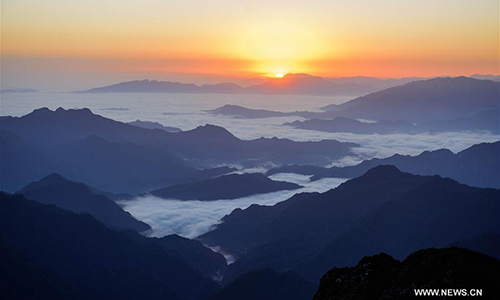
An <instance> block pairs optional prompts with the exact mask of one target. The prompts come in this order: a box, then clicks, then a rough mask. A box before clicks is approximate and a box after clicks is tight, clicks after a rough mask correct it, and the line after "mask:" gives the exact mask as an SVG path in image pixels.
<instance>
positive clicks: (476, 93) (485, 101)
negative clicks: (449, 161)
mask: <svg viewBox="0 0 500 300" xmlns="http://www.w3.org/2000/svg"><path fill="white" fill-rule="evenodd" d="M499 98H500V83H498V82H493V81H489V80H478V79H473V78H468V77H455V78H434V79H429V80H422V81H415V82H410V83H407V84H404V85H401V86H397V87H392V88H389V89H386V90H382V91H378V92H374V93H371V94H368V95H366V96H363V97H359V98H356V99H353V100H351V101H348V102H345V103H342V104H340V105H336V106H335V107H334V108H333V112H334V115H336V116H342V117H348V118H354V119H368V120H374V121H379V120H384V119H385V120H393V119H394V118H397V119H401V120H405V121H409V122H413V123H422V122H426V121H436V120H445V119H454V118H464V117H471V116H473V115H474V114H477V113H479V112H481V111H485V110H489V109H498V107H499V103H498V99H499ZM326 108H328V107H326Z"/></svg>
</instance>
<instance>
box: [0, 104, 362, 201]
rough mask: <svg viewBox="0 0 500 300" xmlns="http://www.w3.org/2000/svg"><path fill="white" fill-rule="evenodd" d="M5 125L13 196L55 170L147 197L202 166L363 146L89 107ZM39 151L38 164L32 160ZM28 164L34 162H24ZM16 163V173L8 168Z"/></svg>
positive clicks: (285, 159)
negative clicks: (146, 123) (137, 118)
mask: <svg viewBox="0 0 500 300" xmlns="http://www.w3.org/2000/svg"><path fill="white" fill-rule="evenodd" d="M0 126H1V128H2V136H1V138H2V139H4V138H5V139H11V140H16V141H17V142H16V143H2V144H1V145H0V147H2V151H1V153H0V155H2V161H8V162H9V161H17V162H19V165H17V166H16V165H14V164H10V163H8V164H7V165H6V166H4V164H1V165H0V171H1V173H2V176H5V178H7V179H6V180H5V183H4V180H2V182H1V184H0V186H1V187H2V189H4V190H7V191H16V190H18V189H20V188H21V187H22V186H24V185H26V184H28V183H29V182H32V181H34V180H38V179H39V178H41V177H43V176H46V175H49V174H51V173H54V172H57V173H59V174H61V175H63V176H64V177H66V178H69V179H71V180H77V181H81V182H84V183H86V184H88V185H90V186H93V187H95V188H97V189H99V190H104V191H108V192H114V193H142V192H146V191H150V190H153V189H158V188H162V187H166V186H168V185H173V184H178V183H185V182H190V181H196V180H202V179H208V178H209V177H203V176H206V172H200V171H199V170H197V169H196V168H200V169H201V168H210V167H211V166H213V165H226V164H231V163H238V164H240V165H243V166H255V165H259V164H262V163H267V162H272V163H276V164H286V163H289V162H291V161H294V162H296V163H300V164H320V165H324V164H328V163H330V162H331V161H332V160H335V159H338V158H340V157H343V156H346V155H352V154H353V153H352V151H351V148H353V147H357V146H358V145H357V144H355V143H341V142H338V141H335V140H324V141H319V142H295V141H291V140H287V139H278V138H272V139H267V138H261V139H257V140H249V141H248V140H240V139H238V138H237V137H235V136H234V135H232V134H231V133H230V132H228V131H227V130H226V129H224V128H221V127H218V126H213V125H205V126H200V127H198V128H196V129H193V130H188V131H183V132H179V133H170V132H166V131H164V130H152V129H144V128H140V127H137V126H132V125H129V124H125V123H121V122H117V121H114V120H111V119H107V118H104V117H101V116H99V115H95V114H93V113H92V112H91V111H90V110H88V109H81V110H64V109H62V108H59V109H57V110H56V111H51V110H49V109H46V108H45V109H38V110H35V111H34V112H32V113H30V114H28V115H26V116H23V117H20V118H17V117H0ZM4 132H5V133H6V134H5V135H4V134H3V133H4ZM15 147H22V148H23V151H18V150H17V148H15ZM14 148H15V149H14ZM35 152H36V155H38V156H39V157H40V159H36V160H34V159H33V160H32V159H31V158H30V157H31V154H35ZM28 160H29V161H32V162H33V163H34V165H33V166H30V165H28V164H25V161H28ZM188 162H189V163H188ZM55 164H57V166H53V165H55ZM10 165H12V168H10V169H9V168H7V167H8V166H10ZM56 167H57V168H56ZM32 169H33V170H32ZM66 169H68V170H66ZM36 170H39V171H37V172H35V171H36ZM33 173H36V174H33ZM35 175H36V176H35ZM11 177H13V178H14V177H15V178H17V179H10V178H11Z"/></svg>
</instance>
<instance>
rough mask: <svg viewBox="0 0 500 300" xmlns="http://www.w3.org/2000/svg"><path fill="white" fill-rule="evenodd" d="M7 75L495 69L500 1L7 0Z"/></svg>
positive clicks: (93, 77)
mask: <svg viewBox="0 0 500 300" xmlns="http://www.w3.org/2000/svg"><path fill="white" fill-rule="evenodd" d="M1 31H2V36H1V47H2V53H1V55H2V86H6V85H20V84H23V83H25V82H28V83H30V84H31V85H37V86H49V87H53V88H56V83H57V82H59V83H62V84H63V85H66V86H68V87H69V86H71V87H72V86H78V85H80V86H87V85H93V84H95V83H98V82H102V83H112V82H115V81H118V80H122V79H131V80H132V79H140V78H144V77H147V78H156V79H166V80H182V81H194V82H210V81H218V80H231V79H235V80H237V79H242V78H248V77H255V76H262V75H264V76H274V74H276V73H287V72H291V73H299V72H304V73H311V74H314V75H320V76H332V77H333V76H336V77H337V76H357V75H365V76H378V77H405V76H438V75H470V74H475V73H481V74H498V73H499V4H498V0H481V1H472V0H419V1H410V0H406V1H401V0H385V1H375V0H364V1H355V0H350V1H347V0H336V1H333V0H311V1H293V0H288V1H284V0H283V1H281V0H278V1H263V0H253V1H246V0H241V1H235V0H233V1H230V0H212V1H205V0H184V1H162V0H142V1H136V0H121V1H116V0H115V1H112V0H99V1H98V0H86V1H63V0H44V1H37V0H2V28H1Z"/></svg>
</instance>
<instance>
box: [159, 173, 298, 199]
mask: <svg viewBox="0 0 500 300" xmlns="http://www.w3.org/2000/svg"><path fill="white" fill-rule="evenodd" d="M299 188H301V186H300V185H298V184H295V183H290V182H284V181H274V180H271V179H269V178H268V177H266V176H265V175H262V174H259V173H253V174H250V173H247V174H230V175H224V176H221V177H217V178H215V179H208V180H203V181H197V182H192V183H186V184H180V185H173V186H169V187H167V188H163V189H159V190H155V191H152V192H151V194H153V195H155V196H158V197H161V198H166V199H180V200H204V201H206V200H219V199H236V198H241V197H246V196H251V195H255V194H264V193H271V192H277V191H283V190H295V189H299Z"/></svg>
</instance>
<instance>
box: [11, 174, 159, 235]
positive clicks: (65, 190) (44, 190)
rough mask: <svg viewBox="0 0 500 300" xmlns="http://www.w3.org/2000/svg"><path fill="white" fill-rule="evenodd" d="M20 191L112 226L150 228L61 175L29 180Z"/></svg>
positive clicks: (41, 201) (33, 198) (107, 199)
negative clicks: (35, 180)
mask: <svg viewBox="0 0 500 300" xmlns="http://www.w3.org/2000/svg"><path fill="white" fill-rule="evenodd" d="M18 193H19V194H22V195H24V196H25V197H26V198H28V199H31V200H35V201H37V202H40V203H44V204H52V205H55V206H58V207H61V208H64V209H67V210H70V211H73V212H75V213H88V214H91V215H92V216H94V217H95V218H96V219H97V220H99V221H101V222H102V223H103V224H104V225H106V226H108V227H110V228H116V229H122V230H125V229H128V230H134V231H145V230H148V229H151V227H150V226H149V225H148V224H146V223H144V222H141V221H138V220H136V219H135V218H134V217H132V215H130V214H129V213H128V212H126V211H124V210H123V209H122V208H121V207H120V206H118V204H116V203H115V202H114V201H112V200H111V199H109V198H107V197H106V196H103V195H99V194H95V193H94V192H92V190H91V189H90V188H89V187H88V186H86V185H85V184H83V183H80V182H74V181H69V180H67V179H65V178H64V177H62V176H61V175H59V174H51V175H49V176H47V177H45V178H43V179H41V180H39V181H37V182H33V183H30V184H29V185H27V186H26V187H24V188H23V189H21V190H20V191H19V192H18Z"/></svg>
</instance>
